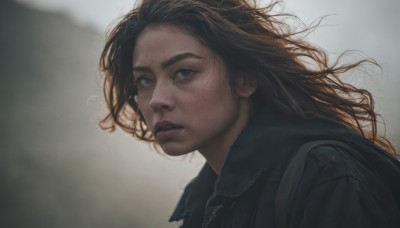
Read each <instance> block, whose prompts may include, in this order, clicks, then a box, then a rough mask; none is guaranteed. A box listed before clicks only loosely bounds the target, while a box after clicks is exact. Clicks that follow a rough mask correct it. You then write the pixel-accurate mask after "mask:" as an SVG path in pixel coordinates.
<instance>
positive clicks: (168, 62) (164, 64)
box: [133, 52, 203, 72]
mask: <svg viewBox="0 0 400 228" xmlns="http://www.w3.org/2000/svg"><path fill="white" fill-rule="evenodd" d="M187 58H195V59H202V58H203V57H201V56H198V55H195V54H193V53H191V52H185V53H182V54H178V55H175V56H173V57H171V58H170V59H168V60H166V61H164V62H162V63H161V67H162V68H163V69H165V68H167V67H169V66H171V65H173V64H175V63H177V62H179V61H181V60H183V59H187ZM133 71H144V72H149V71H151V69H150V68H149V67H145V66H134V67H133Z"/></svg>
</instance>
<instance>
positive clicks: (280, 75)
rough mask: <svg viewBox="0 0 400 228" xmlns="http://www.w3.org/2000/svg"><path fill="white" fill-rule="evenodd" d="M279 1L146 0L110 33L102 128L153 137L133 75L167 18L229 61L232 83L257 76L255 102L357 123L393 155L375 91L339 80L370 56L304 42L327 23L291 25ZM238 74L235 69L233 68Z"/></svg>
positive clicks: (307, 115)
mask: <svg viewBox="0 0 400 228" xmlns="http://www.w3.org/2000/svg"><path fill="white" fill-rule="evenodd" d="M279 3H280V2H279V1H273V2H271V3H270V4H269V5H267V6H263V7H258V6H257V4H256V2H255V1H254V2H253V1H252V2H250V1H247V0H143V1H142V2H140V3H139V4H138V5H137V6H136V7H135V8H134V9H133V10H132V11H130V12H129V13H128V14H126V15H125V16H124V17H123V18H122V19H121V20H120V21H119V23H118V24H117V25H116V26H115V27H114V29H113V30H112V31H111V32H110V33H109V34H108V38H107V40H106V44H105V47H104V50H103V52H102V54H101V58H100V69H101V71H103V72H104V74H105V80H104V95H105V97H106V102H107V106H108V109H109V112H108V114H107V116H106V117H105V118H104V119H103V120H102V121H101V122H100V126H101V127H102V128H103V129H109V130H111V131H113V130H114V129H115V127H116V126H120V127H121V128H122V129H123V130H125V131H127V132H128V133H130V134H132V135H133V136H134V137H136V138H138V139H140V140H144V141H147V142H154V141H155V139H154V136H153V135H152V133H151V132H150V130H149V129H148V128H147V125H146V123H145V121H144V118H143V116H142V115H141V113H140V110H139V109H138V105H137V103H136V101H135V95H136V94H137V89H136V87H135V86H134V79H133V76H132V63H133V51H134V44H135V42H136V39H137V37H138V35H139V34H140V32H141V31H142V30H143V29H144V28H146V27H147V26H152V25H157V24H161V23H168V24H173V25H175V26H178V27H180V28H183V29H185V30H187V31H188V32H189V33H191V34H192V35H193V37H195V38H197V39H198V40H199V41H200V42H201V43H203V44H204V45H205V46H207V47H208V48H210V49H211V50H213V51H214V52H216V53H217V54H218V55H219V56H220V57H221V58H222V59H223V60H224V61H225V63H226V65H227V69H228V71H229V76H230V80H231V82H232V81H234V80H235V78H234V77H235V75H251V76H252V77H253V79H256V80H257V83H258V87H257V91H256V93H255V94H254V96H253V97H254V101H255V102H256V104H257V105H263V104H272V105H274V106H275V107H277V108H278V109H279V110H280V111H281V112H282V113H284V114H286V115H289V116H295V117H300V118H325V119H329V120H332V121H335V122H338V123H341V124H342V125H345V126H346V127H348V128H351V129H353V130H355V131H357V132H359V133H360V134H362V135H363V136H364V137H366V138H368V139H370V140H371V141H372V142H374V143H375V144H376V145H378V146H380V147H381V148H383V149H384V150H385V151H387V152H388V153H389V154H392V155H394V156H397V155H396V152H395V149H394V147H393V146H392V145H391V144H390V142H389V141H388V140H387V139H386V138H385V137H384V136H379V135H378V133H377V123H378V117H379V115H378V114H377V113H375V111H374V100H373V98H372V95H371V93H370V92H369V91H367V90H364V89H359V88H356V87H354V86H353V85H350V84H348V83H345V82H344V81H343V80H341V79H340V77H339V76H341V75H342V74H343V73H346V72H348V71H350V70H353V69H356V68H360V67H362V65H364V64H372V65H376V66H378V67H379V65H378V64H377V63H376V62H375V61H374V60H372V59H368V58H364V59H361V60H358V61H356V62H352V63H342V61H341V60H342V57H343V56H344V55H346V54H347V53H346V52H345V53H343V54H342V55H341V56H339V57H338V58H337V59H336V60H335V61H334V62H333V63H330V62H329V59H328V56H327V53H326V52H325V51H324V50H322V49H320V48H319V47H317V46H314V45H312V44H310V43H309V42H307V41H306V40H305V39H304V36H302V35H303V34H305V35H307V34H308V33H309V32H311V31H313V30H314V29H315V28H316V27H317V26H318V24H319V23H320V22H321V21H320V20H319V21H317V23H315V24H314V25H311V26H308V27H307V26H305V25H304V24H303V23H301V25H302V26H301V28H300V29H299V28H292V27H291V26H290V23H288V22H286V21H287V20H290V19H294V20H292V21H297V22H301V21H300V19H298V18H297V17H296V16H294V15H292V14H287V13H273V9H274V7H275V6H276V5H277V4H279ZM233 72H234V73H233Z"/></svg>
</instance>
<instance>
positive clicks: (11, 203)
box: [0, 0, 200, 228]
mask: <svg viewBox="0 0 400 228" xmlns="http://www.w3.org/2000/svg"><path fill="white" fill-rule="evenodd" d="M103 42H104V37H103V34H99V33H98V32H96V31H94V30H93V29H91V28H88V27H80V26H77V25H75V24H73V23H72V22H71V21H70V20H69V19H68V18H67V17H66V16H65V15H62V14H56V13H48V12H40V11H35V10H32V9H29V8H26V7H23V6H21V5H18V4H16V3H14V2H12V1H10V0H6V1H4V0H3V1H1V3H0V50H1V51H0V77H1V79H0V106H1V112H0V127H1V133H0V136H1V137H0V156H1V157H0V227H4V228H18V227H24V228H25V227H26V228H27V227H29V228H47V227H49V228H58V227H60V228H64V227H65V228H71V227H79V228H81V227H96V228H102V227H104V228H106V227H107V228H109V227H138V228H140V227H176V226H177V225H176V224H168V222H167V221H168V218H169V215H170V213H172V209H173V208H174V206H175V203H176V201H177V199H178V196H179V195H180V194H181V192H182V189H183V186H184V184H185V183H186V182H187V181H189V180H190V177H191V176H192V175H193V174H192V173H193V172H194V169H198V168H200V162H198V163H196V164H193V162H185V164H183V162H182V161H180V160H175V161H174V160H171V159H167V158H166V157H163V156H160V155H159V154H156V153H155V152H151V151H149V149H148V147H147V146H145V145H143V144H140V143H137V142H135V141H134V140H133V139H131V138H130V137H129V136H127V135H125V134H122V133H121V132H117V133H115V134H111V135H110V134H108V133H107V132H104V131H101V130H100V129H99V127H98V124H97V122H98V120H99V119H100V116H101V115H100V114H102V113H103V112H102V109H103V108H104V105H103V103H102V100H103V98H102V92H101V76H100V75H99V73H98V68H97V62H98V57H99V54H100V50H101V47H102V45H103ZM186 163H187V164H186ZM190 163H191V164H190ZM193 167H194V168H193ZM188 170H190V172H189V171H188ZM180 172H182V173H180ZM164 186H165V187H164Z"/></svg>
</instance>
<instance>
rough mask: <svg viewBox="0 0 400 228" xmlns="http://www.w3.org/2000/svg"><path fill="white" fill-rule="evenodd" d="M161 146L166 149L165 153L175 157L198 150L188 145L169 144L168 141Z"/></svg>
mask: <svg viewBox="0 0 400 228" xmlns="http://www.w3.org/2000/svg"><path fill="white" fill-rule="evenodd" d="M160 147H161V149H162V150H163V151H164V153H165V154H167V155H169V156H174V157H176V156H181V155H186V154H189V153H191V152H193V151H195V150H196V149H192V148H189V147H186V146H182V145H172V144H168V143H165V144H163V145H160Z"/></svg>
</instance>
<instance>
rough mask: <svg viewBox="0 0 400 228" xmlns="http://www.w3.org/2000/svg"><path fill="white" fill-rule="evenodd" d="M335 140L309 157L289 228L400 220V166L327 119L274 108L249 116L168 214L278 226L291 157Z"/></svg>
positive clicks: (197, 223)
mask: <svg viewBox="0 0 400 228" xmlns="http://www.w3.org/2000/svg"><path fill="white" fill-rule="evenodd" d="M314 140H336V141H341V142H344V143H346V144H348V145H350V146H351V147H353V148H354V149H356V150H357V151H359V152H360V156H354V155H350V154H349V153H347V152H346V151H345V150H343V149H341V148H337V147H333V146H322V147H318V148H316V149H314V150H313V151H312V152H311V153H310V155H309V156H308V159H307V162H306V168H305V170H304V172H303V175H302V178H301V181H300V185H299V188H298V189H297V191H296V194H295V198H294V200H293V202H292V207H291V208H290V210H289V212H288V213H289V214H288V216H289V221H288V225H289V227H291V228H295V227H296V228H297V227H299V228H300V227H301V228H317V227H323V228H328V227H332V228H334V227H335V228H336V227H337V228H339V227H349V228H350V227H351V228H353V227H363V228H368V227H376V228H378V227H379V228H384V227H388V228H389V227H393V228H395V227H396V228H399V227H400V210H399V207H398V205H400V171H399V170H400V165H399V162H398V161H397V160H395V159H393V158H391V157H390V156H388V155H387V154H385V153H384V152H383V151H381V150H379V149H378V148H376V147H375V146H374V145H373V144H372V143H371V142H370V141H369V140H367V139H365V138H363V137H362V136H360V135H359V134H357V133H355V132H353V131H351V130H349V129H347V128H345V127H343V126H341V125H339V124H336V123H333V122H330V121H326V120H315V119H314V120H304V119H303V120H295V119H289V118H286V117H283V116H280V115H278V114H276V113H274V112H272V111H271V110H263V111H261V112H258V114H256V115H255V116H254V117H253V118H251V120H250V121H249V123H248V125H247V126H246V128H245V129H244V130H243V131H242V133H241V134H240V136H239V137H238V139H237V140H236V142H235V143H234V145H233V146H232V147H231V150H230V152H229V155H228V157H227V159H226V161H225V164H224V166H223V168H222V170H221V174H220V175H219V176H217V175H216V174H215V173H214V172H213V170H212V169H211V168H210V167H209V166H208V165H207V164H206V165H205V166H204V167H203V169H202V170H201V172H200V173H199V175H198V177H196V178H195V179H194V180H193V181H192V182H191V183H189V184H188V186H187V187H186V188H185V191H184V194H183V196H182V197H181V199H180V201H179V203H178V206H177V208H176V209H175V211H174V213H173V215H172V216H171V218H170V221H178V220H183V225H182V227H185V228H186V227H187V228H196V227H204V228H206V227H207V228H211V227H218V228H223V227H232V228H252V227H256V228H273V227H275V219H274V201H275V194H276V191H277V188H278V186H279V182H280V178H281V176H282V173H283V172H284V170H285V167H286V166H287V163H288V162H289V161H290V158H291V157H292V156H293V154H294V153H295V152H296V151H297V150H298V148H299V147H300V146H301V145H303V144H304V143H306V142H309V141H314Z"/></svg>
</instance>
